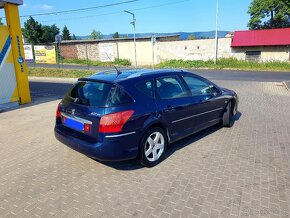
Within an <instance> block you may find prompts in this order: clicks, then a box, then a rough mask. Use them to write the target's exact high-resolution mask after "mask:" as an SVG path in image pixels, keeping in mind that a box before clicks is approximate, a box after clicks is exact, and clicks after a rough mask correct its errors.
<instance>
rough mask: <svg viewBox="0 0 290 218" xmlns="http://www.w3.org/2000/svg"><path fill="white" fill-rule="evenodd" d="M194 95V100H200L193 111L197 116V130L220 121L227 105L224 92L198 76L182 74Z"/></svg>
mask: <svg viewBox="0 0 290 218" xmlns="http://www.w3.org/2000/svg"><path fill="white" fill-rule="evenodd" d="M181 77H182V79H183V80H184V82H185V83H186V84H187V86H188V88H189V89H190V92H191V95H192V101H195V102H196V101H198V106H196V107H195V108H194V109H193V111H192V116H195V117H196V120H195V122H196V123H197V125H196V130H198V129H203V128H206V127H208V126H211V125H213V124H215V123H217V122H219V121H220V119H221V117H222V114H223V110H224V107H225V99H224V97H223V96H222V92H221V91H220V90H219V88H218V87H216V86H215V85H214V84H213V83H211V82H209V81H207V80H205V79H203V78H201V77H197V76H191V75H182V76H181Z"/></svg>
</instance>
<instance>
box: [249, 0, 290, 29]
mask: <svg viewBox="0 0 290 218" xmlns="http://www.w3.org/2000/svg"><path fill="white" fill-rule="evenodd" d="M248 13H249V14H250V16H251V18H250V21H249V23H248V27H249V28H250V29H274V28H286V27H290V0H253V2H252V3H251V5H250V7H249V10H248Z"/></svg>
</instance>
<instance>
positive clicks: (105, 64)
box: [63, 59, 131, 67]
mask: <svg viewBox="0 0 290 218" xmlns="http://www.w3.org/2000/svg"><path fill="white" fill-rule="evenodd" d="M63 63H65V64H79V65H89V66H98V67H112V66H114V65H117V66H131V62H130V61H129V60H127V59H115V61H114V62H101V61H92V60H84V59H64V60H63Z"/></svg>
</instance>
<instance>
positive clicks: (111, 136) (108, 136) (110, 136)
mask: <svg viewBox="0 0 290 218" xmlns="http://www.w3.org/2000/svg"><path fill="white" fill-rule="evenodd" d="M135 133H136V132H128V133H124V134H120V135H107V136H106V138H117V137H122V136H126V135H132V134H135Z"/></svg>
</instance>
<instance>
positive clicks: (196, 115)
mask: <svg viewBox="0 0 290 218" xmlns="http://www.w3.org/2000/svg"><path fill="white" fill-rule="evenodd" d="M222 109H224V108H222V107H220V108H217V109H214V110H211V111H207V112H203V113H200V114H195V115H193V116H190V117H185V118H182V119H179V120H174V121H172V122H171V123H178V122H180V121H183V120H188V119H191V118H193V117H198V116H200V115H204V114H209V113H211V112H214V111H219V110H222Z"/></svg>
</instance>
